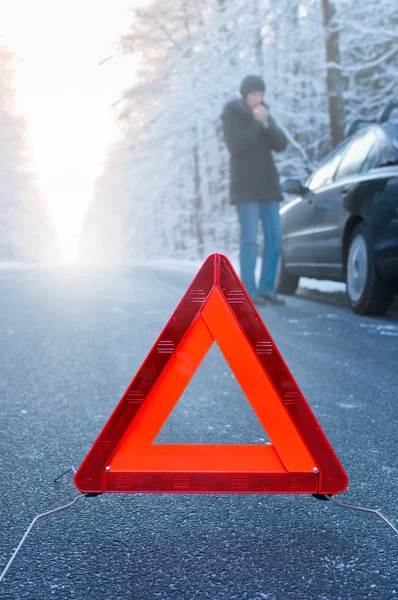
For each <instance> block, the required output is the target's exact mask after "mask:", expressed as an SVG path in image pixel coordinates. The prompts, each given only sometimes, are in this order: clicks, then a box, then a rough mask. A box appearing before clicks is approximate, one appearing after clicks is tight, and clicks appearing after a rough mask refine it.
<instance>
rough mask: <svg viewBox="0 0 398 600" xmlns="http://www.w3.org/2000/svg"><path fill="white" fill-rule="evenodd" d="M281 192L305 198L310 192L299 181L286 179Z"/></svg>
mask: <svg viewBox="0 0 398 600" xmlns="http://www.w3.org/2000/svg"><path fill="white" fill-rule="evenodd" d="M281 190H282V192H284V193H285V194H295V195H296V196H303V195H304V194H306V193H307V192H308V191H309V189H308V188H306V187H305V185H303V184H302V183H301V181H300V180H299V179H286V180H285V181H284V182H283V183H282V185H281Z"/></svg>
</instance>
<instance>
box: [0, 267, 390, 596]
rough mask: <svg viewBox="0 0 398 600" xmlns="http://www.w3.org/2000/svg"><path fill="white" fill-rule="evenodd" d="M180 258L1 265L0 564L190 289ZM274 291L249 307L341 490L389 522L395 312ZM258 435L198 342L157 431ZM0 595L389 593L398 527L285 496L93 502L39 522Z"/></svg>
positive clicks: (68, 481) (56, 502)
mask: <svg viewBox="0 0 398 600" xmlns="http://www.w3.org/2000/svg"><path fill="white" fill-rule="evenodd" d="M194 274H195V270H194V269H192V267H187V266H183V267H181V268H179V267H177V266H174V267H172V266H169V267H167V268H166V267H165V266H156V265H152V266H143V265H141V266H136V267H134V268H132V267H125V268H120V269H118V270H115V271H112V270H111V269H105V270H96V271H95V270H90V269H87V268H77V267H65V268H55V267H54V268H26V269H16V270H12V269H8V270H0V340H1V361H0V434H1V435H0V458H1V466H2V469H1V479H0V488H1V496H0V498H1V502H0V525H1V536H0V572H1V571H2V569H3V568H4V566H5V565H6V563H7V561H8V559H9V558H10V556H11V554H12V552H13V550H14V548H15V547H16V546H17V544H18V542H19V541H20V539H21V537H22V535H23V533H24V532H25V530H26V528H27V527H28V525H29V523H30V522H31V520H32V519H33V518H34V517H35V516H36V515H37V514H39V513H42V512H45V511H47V510H49V509H53V508H56V507H58V506H62V505H63V504H66V503H67V502H69V501H70V500H71V499H73V498H75V497H76V496H77V495H78V492H77V490H76V489H75V488H74V485H73V480H72V476H71V474H69V475H67V476H65V477H64V478H63V479H61V480H60V481H59V482H58V483H57V484H54V483H53V479H54V478H55V477H56V476H57V475H59V474H60V473H62V472H63V471H64V470H65V469H67V468H69V467H72V466H73V467H75V468H76V467H78V466H79V465H80V463H81V462H82V460H83V459H84V457H85V456H86V454H87V452H88V450H89V449H90V447H91V445H92V444H93V442H94V440H95V438H96V437H97V435H98V434H99V432H100V431H101V429H102V427H103V425H104V424H105V422H106V421H107V419H108V417H109V416H110V414H111V412H112V411H113V409H114V407H115V406H116V404H117V402H118V401H119V399H120V397H121V396H122V395H123V393H124V391H125V389H126V388H127V386H128V384H129V383H130V381H131V379H132V378H133V376H134V374H135V373H136V371H137V370H138V368H139V367H140V365H141V363H142V362H143V360H144V358H145V356H146V354H147V353H148V351H149V350H150V348H151V346H152V344H153V343H154V341H155V340H156V338H157V336H158V334H159V333H160V331H161V330H162V328H163V327H164V325H165V324H166V322H167V321H168V319H169V317H170V315H171V314H172V312H173V311H174V309H175V307H176V305H177V303H178V301H179V300H180V298H181V297H182V295H183V293H184V292H185V290H186V289H187V287H188V285H189V283H190V282H191V280H192V278H193V275H194ZM329 298H330V296H325V298H322V296H321V297H320V298H319V295H317V300H316V301H315V300H314V299H313V298H311V296H310V297H308V294H307V297H304V298H303V297H294V298H287V301H286V305H285V306H281V307H280V306H277V307H266V308H262V309H261V310H260V314H261V316H262V317H263V320H264V322H265V325H266V327H267V328H268V330H269V332H270V333H271V336H272V337H273V339H274V341H275V343H276V344H277V346H278V348H279V350H280V352H281V353H282V356H283V357H284V359H285V361H286V362H287V365H288V367H289V369H290V371H291V372H292V374H293V376H294V377H295V379H296V381H297V383H298V384H299V386H300V388H301V390H302V392H303V393H304V395H305V397H306V398H307V401H308V402H309V404H310V406H311V408H312V410H313V412H314V414H315V416H316V417H317V419H318V420H319V422H320V425H321V427H322V428H323V430H324V432H325V434H326V435H327V437H328V439H329V441H330V443H331V444H332V446H333V447H334V449H335V452H336V453H337V455H338V457H339V459H340V461H341V462H342V464H343V466H344V468H345V470H346V471H347V473H348V475H349V478H350V485H349V488H348V490H347V491H346V492H345V493H344V494H342V495H341V496H339V498H340V499H341V501H345V502H348V503H351V504H356V505H360V506H365V507H369V508H375V509H379V510H381V512H382V513H383V514H384V515H385V516H386V517H387V518H388V519H390V520H391V522H392V523H393V524H394V525H395V527H398V503H397V496H398V494H397V492H398V485H397V473H398V467H397V465H398V444H397V441H398V436H397V425H398V422H397V400H398V360H397V357H398V315H397V313H396V312H394V311H392V312H390V313H389V314H388V315H387V316H386V317H383V318H365V317H358V316H356V315H354V314H353V313H352V312H351V311H350V310H349V309H348V308H347V307H346V306H342V305H336V304H335V303H333V301H332V302H330V300H329ZM263 439H264V431H263V430H262V429H261V427H260V426H259V425H258V423H257V422H256V420H255V418H254V416H253V414H252V411H251V408H250V405H249V403H248V402H247V401H246V399H245V398H244V396H243V393H242V391H241V389H240V388H239V386H238V384H237V383H236V381H235V380H234V378H233V376H232V374H231V372H230V370H229V367H228V366H227V364H226V363H225V361H224V359H223V357H222V355H221V353H220V352H219V351H218V349H217V348H216V347H213V348H212V349H211V351H210V353H209V354H208V355H207V357H206V358H205V360H204V362H203V363H202V365H201V366H200V368H199V370H198V372H197V373H196V375H195V377H194V379H193V380H192V382H191V383H190V384H189V386H188V389H187V390H186V392H185V393H184V395H183V397H182V398H181V400H180V402H179V403H178V404H177V407H176V409H175V411H174V412H173V413H172V415H171V417H170V419H169V420H168V422H167V423H166V426H165V428H164V430H162V432H161V434H160V436H159V439H158V441H163V442H170V443H171V442H191V443H194V442H195V443H228V442H231V443H235V444H236V443H243V442H246V443H250V442H259V441H260V440H263ZM0 598H6V599H7V600H8V599H18V600H19V599H27V598H29V599H32V600H33V599H34V600H45V599H47V598H59V599H62V600H63V599H69V598H70V599H78V600H94V599H106V600H113V599H118V600H119V599H120V600H122V599H127V598H131V599H134V600H193V599H198V600H205V599H211V600H266V599H267V600H271V599H272V600H273V599H277V600H287V599H300V600H302V599H303V600H307V599H308V600H311V599H319V600H335V599H340V598H341V599H344V600H346V599H347V600H348V599H360V600H365V599H375V600H384V599H385V600H392V599H395V598H398V536H397V535H394V533H393V532H392V530H390V529H389V528H388V527H387V526H386V525H385V524H383V523H382V521H380V520H379V519H377V518H376V517H375V516H374V515H368V514H363V513H358V512H354V511H349V510H344V509H341V508H339V507H336V506H335V505H333V504H332V503H330V502H320V501H318V500H315V499H314V498H313V497H312V496H286V495H281V496H277V495H262V496H261V495H156V494H153V495H144V494H143V495H138V494H137V495H104V496H100V497H96V498H85V497H83V498H82V499H81V500H79V502H77V503H76V504H75V505H74V506H73V507H72V508H70V509H69V510H67V511H64V512H60V513H58V514H56V515H52V516H49V517H46V518H45V519H43V520H40V521H39V522H38V523H37V524H36V525H35V527H34V529H33V530H32V532H31V534H30V535H29V536H28V538H27V541H26V543H25V545H24V546H23V547H22V549H21V551H20V553H19V554H18V556H17V558H16V559H15V561H14V563H13V565H12V566H11V568H10V570H9V571H8V573H7V575H6V577H5V578H4V580H3V582H2V583H0Z"/></svg>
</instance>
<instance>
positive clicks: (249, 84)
mask: <svg viewBox="0 0 398 600" xmlns="http://www.w3.org/2000/svg"><path fill="white" fill-rule="evenodd" d="M252 92H265V83H264V81H263V80H262V79H261V77H258V76H257V75H247V76H246V77H245V78H244V79H243V81H242V83H241V84H240V93H241V94H242V96H243V98H246V96H247V95H248V94H251V93H252Z"/></svg>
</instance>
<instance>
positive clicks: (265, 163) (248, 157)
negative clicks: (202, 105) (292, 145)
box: [221, 100, 287, 204]
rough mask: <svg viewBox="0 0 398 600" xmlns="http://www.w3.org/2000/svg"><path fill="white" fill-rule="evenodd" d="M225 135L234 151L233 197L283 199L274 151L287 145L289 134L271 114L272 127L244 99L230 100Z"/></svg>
mask: <svg viewBox="0 0 398 600" xmlns="http://www.w3.org/2000/svg"><path fill="white" fill-rule="evenodd" d="M221 118H222V123H223V130H224V139H225V142H226V144H227V147H228V150H229V152H230V155H231V156H230V200H231V203H232V204H237V203H239V202H248V201H250V200H255V201H260V202H261V201H266V200H278V201H280V200H282V199H283V196H282V193H281V189H280V184H279V175H278V171H277V170H276V167H275V163H274V159H273V156H272V151H275V152H282V150H284V149H285V148H286V145H287V139H286V136H285V134H284V133H283V132H282V130H281V129H279V127H278V126H277V125H276V123H275V120H274V119H273V118H272V117H271V116H270V115H269V117H268V123H269V127H268V128H267V129H265V128H264V126H263V124H262V123H261V122H260V121H258V120H257V119H255V118H254V117H253V114H252V111H251V110H250V109H249V108H248V107H247V106H246V104H245V102H244V100H233V101H232V102H228V104H227V105H226V106H225V108H224V111H223V113H222V117H221Z"/></svg>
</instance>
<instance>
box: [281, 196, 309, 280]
mask: <svg viewBox="0 0 398 600" xmlns="http://www.w3.org/2000/svg"><path fill="white" fill-rule="evenodd" d="M280 212H281V215H282V217H283V218H282V223H283V231H282V244H283V258H284V262H285V265H286V266H287V267H288V268H289V270H291V271H292V272H296V271H297V272H298V273H299V274H304V275H308V274H309V273H308V270H311V268H312V269H314V268H315V266H313V267H311V265H310V263H311V261H312V260H313V245H314V233H315V211H314V202H313V198H312V195H310V194H306V195H304V196H299V197H298V198H295V199H294V200H292V201H291V202H288V203H287V204H286V205H285V206H283V207H282V208H281V211H280Z"/></svg>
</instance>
